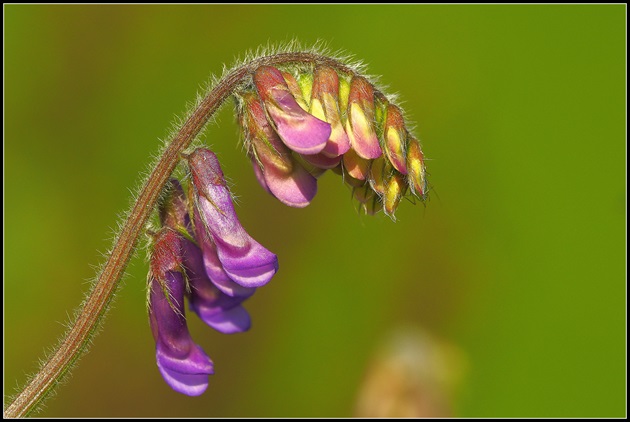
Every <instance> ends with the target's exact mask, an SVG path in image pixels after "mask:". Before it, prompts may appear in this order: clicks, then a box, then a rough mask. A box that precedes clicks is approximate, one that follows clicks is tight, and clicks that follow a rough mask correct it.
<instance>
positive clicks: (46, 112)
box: [4, 5, 627, 417]
mask: <svg viewBox="0 0 630 422" xmlns="http://www.w3.org/2000/svg"><path fill="white" fill-rule="evenodd" d="M4 12H5V16H4V35H5V38H4V47H5V50H4V60H5V61H4V89H5V94H4V106H5V114H4V123H5V129H4V136H5V138H4V152H5V154H6V155H5V159H4V164H5V170H4V188H5V194H4V200H5V201H4V227H5V234H4V246H5V248H4V258H5V266H4V276H5V278H4V388H5V397H6V395H8V394H11V393H13V392H14V391H15V387H16V386H17V385H21V384H22V383H23V382H24V381H25V379H26V377H27V375H28V374H29V373H31V372H33V371H34V370H35V369H36V368H37V360H38V359H39V358H41V357H42V356H43V353H44V351H45V350H46V349H47V348H48V347H50V346H51V345H52V344H54V343H55V342H56V340H57V339H58V338H59V336H60V335H61V334H62V333H63V332H64V324H66V323H67V321H68V315H71V314H72V311H73V310H74V309H75V308H76V307H77V306H78V304H79V303H80V302H81V299H82V296H83V294H84V293H85V292H86V290H87V289H88V287H89V283H88V280H89V279H90V278H92V277H93V269H92V266H93V265H96V264H99V263H101V261H102V257H101V255H100V252H99V251H101V252H103V251H106V250H107V249H108V248H109V246H110V238H111V234H112V230H113V228H114V227H116V223H117V218H116V215H117V214H119V213H121V212H122V211H123V210H125V209H126V208H127V206H128V203H129V200H130V193H129V189H132V188H134V187H135V186H136V185H137V183H138V181H139V179H140V173H141V172H142V171H144V170H146V168H147V166H148V165H149V164H150V162H151V161H152V160H151V156H152V155H154V154H155V153H156V152H157V151H158V147H159V145H160V142H159V139H161V138H163V137H164V136H166V134H167V131H168V128H169V127H170V123H171V122H172V121H173V118H174V116H175V115H178V114H181V113H182V112H183V111H184V110H185V108H186V104H187V103H189V102H190V101H191V100H193V99H194V97H195V94H196V92H197V91H198V89H199V87H200V86H201V85H202V84H203V83H204V82H205V81H207V80H208V78H209V76H210V75H211V74H217V73H220V71H221V66H222V64H223V63H228V64H229V63H231V62H232V61H233V59H234V57H235V56H237V55H239V54H242V53H243V52H245V51H246V50H248V49H252V48H256V47H257V46H259V45H261V44H266V43H267V42H269V41H271V42H278V41H286V40H288V39H291V38H294V37H297V38H298V39H300V40H301V41H302V42H304V43H306V44H312V43H314V42H315V41H317V40H324V41H326V42H327V43H328V45H329V46H330V47H331V48H333V49H344V50H346V51H347V52H350V53H353V54H354V55H356V57H357V58H360V59H362V60H364V61H365V62H367V63H368V65H369V66H368V69H369V72H370V73H371V74H376V75H382V80H383V81H384V82H385V83H386V84H388V85H389V86H390V87H391V89H392V90H393V91H396V92H399V93H400V94H401V97H402V99H403V100H404V106H405V109H406V111H407V113H408V114H409V116H411V117H412V118H413V119H414V120H415V123H416V124H417V130H416V134H417V135H419V137H420V139H421V141H422V143H423V146H424V150H425V153H426V155H427V156H428V157H430V158H431V161H429V162H428V168H429V171H430V174H431V175H430V181H431V183H432V185H433V186H434V191H433V192H432V195H431V199H430V202H429V203H428V204H427V206H426V207H423V206H422V205H416V206H414V205H412V204H411V203H408V202H404V203H402V205H401V206H400V208H399V211H398V222H396V223H393V222H391V221H390V220H389V219H388V218H387V217H385V216H383V214H379V215H378V216H376V217H371V218H368V217H365V216H358V215H357V213H356V211H355V209H354V206H353V204H352V203H351V202H350V199H349V198H350V192H349V190H348V189H347V188H346V187H345V186H344V185H343V184H342V183H341V181H340V178H339V177H337V176H336V175H334V174H328V175H325V176H324V177H323V178H322V179H321V181H320V190H319V193H318V195H317V197H316V199H315V200H314V201H313V203H312V205H310V206H309V207H308V208H306V209H289V208H287V207H285V206H283V205H281V204H280V203H279V202H277V201H276V200H274V199H273V198H272V197H270V196H268V195H267V194H266V193H265V192H264V191H263V190H262V189H261V188H260V187H259V186H258V184H257V182H256V180H255V178H254V175H253V172H252V169H251V167H250V163H249V160H247V159H246V158H245V156H244V155H243V154H242V152H241V150H240V148H239V146H238V129H237V127H236V125H235V123H234V118H233V117H232V116H233V110H232V106H231V104H230V105H228V106H226V107H224V108H223V109H222V111H221V112H220V113H219V114H218V115H217V121H216V124H214V125H212V126H211V127H209V128H208V130H207V131H206V134H205V139H206V140H207V142H208V144H209V145H211V146H212V148H213V149H214V151H216V152H217V154H218V155H219V158H220V160H221V162H222V165H223V167H224V170H225V172H226V174H227V175H228V176H229V178H230V179H231V181H232V182H233V190H234V191H235V193H236V194H237V195H238V196H239V197H240V202H239V204H240V205H239V206H238V210H237V211H238V213H239V215H240V217H241V220H242V222H243V224H244V226H245V227H246V228H247V229H248V230H249V231H250V233H252V235H253V236H254V237H255V238H256V239H258V240H259V241H260V242H261V243H263V244H264V245H266V246H267V247H268V248H269V249H270V250H272V251H274V252H275V253H276V254H277V255H278V257H279V260H280V267H281V270H280V272H279V273H278V274H277V276H276V277H275V278H274V279H273V280H272V282H271V283H270V284H269V285H267V286H266V287H264V288H261V289H259V291H258V292H257V294H256V295H255V296H254V297H253V298H252V299H251V300H249V301H248V304H247V307H248V309H249V310H250V311H251V314H252V317H253V328H252V330H251V331H250V332H248V333H247V334H241V335H234V336H225V335H219V334H217V333H214V332H212V330H210V329H209V328H207V327H205V326H204V325H203V324H202V323H199V321H197V320H196V319H194V318H190V320H191V322H190V324H191V331H192V334H193V336H194V338H195V340H196V341H197V342H198V343H199V344H200V345H202V347H203V348H204V349H205V350H206V351H207V353H208V354H209V355H210V356H211V357H212V358H213V360H214V362H215V369H216V374H215V375H214V376H212V378H211V382H210V386H209V388H208V391H207V392H206V393H205V394H204V395H203V396H201V397H198V398H189V397H185V396H181V395H179V394H177V393H174V392H173V391H171V390H170V389H169V388H168V386H167V385H166V384H165V383H164V382H163V381H162V379H161V377H160V375H159V372H158V371H157V368H156V365H155V359H154V343H153V339H152V337H151V333H150V329H149V326H148V319H147V315H146V310H145V304H144V300H145V290H144V286H145V279H146V271H147V266H146V263H145V262H144V256H143V255H144V254H143V253H141V254H140V256H138V257H136V258H135V259H133V261H132V263H131V265H130V267H129V272H128V276H127V277H126V279H125V282H124V284H123V287H122V288H120V289H119V292H118V295H117V299H116V301H115V304H114V307H113V308H112V310H111V311H110V312H109V314H108V317H107V319H106V321H105V324H104V326H103V330H102V332H101V333H100V334H99V335H98V336H97V337H96V338H95V340H94V342H93V345H92V348H91V350H90V352H89V353H88V354H87V355H85V356H84V357H83V358H82V359H81V361H80V362H79V365H78V366H77V367H76V369H75V370H74V372H73V375H72V377H71V378H70V380H69V382H68V383H67V384H66V385H65V386H63V387H61V388H59V389H58V394H57V395H56V397H55V398H53V399H51V400H49V401H48V403H47V406H46V408H45V409H44V410H43V411H42V412H41V413H39V415H40V416H59V417H60V416H76V417H83V416H110V417H113V416H147V417H153V416H210V417H211V416H353V415H355V414H356V403H357V400H358V396H359V392H360V391H361V389H362V388H363V386H364V385H365V383H366V379H367V378H366V377H367V376H368V375H367V374H368V372H369V368H370V367H371V366H373V365H375V363H374V362H376V361H375V360H374V359H375V356H376V355H377V354H378V350H382V348H383V344H384V343H387V341H388V340H387V339H388V338H390V337H391V336H392V333H395V332H398V331H399V330H400V329H401V328H400V327H406V328H404V329H408V330H412V331H413V330H418V332H422V333H425V334H426V335H427V336H429V337H428V338H432V339H435V341H436V342H438V343H440V344H448V345H449V346H448V348H449V350H451V351H455V352H454V353H452V356H455V358H452V359H451V360H449V359H450V358H449V359H447V360H446V362H447V363H448V362H453V364H452V365H448V364H447V365H446V366H447V367H448V368H450V369H449V370H450V371H451V372H454V373H455V375H454V376H453V377H452V380H454V381H453V382H452V383H451V384H450V385H449V386H447V387H445V386H444V385H441V386H439V385H438V386H436V387H435V388H436V389H439V388H443V389H444V390H445V391H444V396H443V397H445V402H446V405H445V408H446V410H444V412H445V413H444V414H451V415H455V416H477V417H479V416H583V417H584V416H623V415H624V414H625V411H626V407H625V392H626V321H625V320H626V300H625V292H626V283H625V281H626V260H625V245H626V244H625V241H626V235H625V224H626V212H627V209H626V199H627V198H626V184H625V177H624V176H625V173H626V159H625V153H626V141H625V129H626V124H625V122H626V120H625V119H626V117H625V108H626V107H625V106H626V103H625V99H626V97H625V95H626V86H625V80H626V67H625V47H626V45H625V39H626V37H625V31H626V26H625V25H626V8H625V6H624V5H604V6H596V5H591V6H586V5H573V6H561V5H556V6H541V5H521V6H497V5H495V6H492V5H484V6H468V5H462V6H454V5H444V6H421V5H418V6H404V5H396V6H385V5H356V6H350V5H346V6H332V5H327V6H315V5H313V6H298V5H294V6H281V5H275V6H272V5H270V6H264V5H237V6H215V5H208V6H167V5H164V6H43V5H31V6H21V5H8V6H7V5H5V6H4ZM437 350H441V349H439V348H438V349H437ZM420 354H421V353H420ZM420 354H418V356H420ZM412 356H413V353H412ZM418 359H420V357H418ZM428 366H429V367H430V368H434V370H438V369H435V368H437V366H435V365H432V364H430V363H429V365H428ZM386 373H387V372H386ZM449 379H451V378H449ZM384 383H385V384H386V382H385V381H384ZM385 384H384V388H387V386H386V385H385ZM432 388H433V387H431V388H429V390H431V389H432ZM434 393H435V391H434ZM438 393H439V392H438ZM377 397H378V395H377ZM5 401H6V398H5Z"/></svg>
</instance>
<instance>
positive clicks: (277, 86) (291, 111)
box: [254, 66, 331, 154]
mask: <svg viewBox="0 0 630 422" xmlns="http://www.w3.org/2000/svg"><path fill="white" fill-rule="evenodd" d="M254 84H255V85H256V88H257V90H258V94H259V95H260V98H261V100H262V101H263V104H264V106H265V110H266V111H267V113H268V114H269V116H270V117H271V120H272V122H273V125H274V129H275V131H276V133H277V134H278V135H279V136H280V139H282V142H284V144H285V145H286V146H288V147H289V148H291V149H292V150H293V151H295V152H299V153H300V154H317V153H319V152H321V151H322V149H324V147H325V146H326V143H327V142H328V138H329V137H330V132H331V128H330V125H329V124H328V123H326V122H324V121H322V120H319V119H317V118H315V117H313V116H312V115H310V114H309V113H307V112H306V111H304V110H303V109H302V108H301V107H300V106H299V104H298V103H297V102H296V100H295V98H294V97H293V95H291V91H290V89H289V87H288V86H287V83H286V82H285V80H284V78H283V76H282V73H281V72H280V71H279V70H278V69H276V68H275V67H271V66H261V67H259V68H258V69H256V72H255V73H254Z"/></svg>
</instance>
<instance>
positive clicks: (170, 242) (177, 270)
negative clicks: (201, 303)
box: [149, 228, 214, 396]
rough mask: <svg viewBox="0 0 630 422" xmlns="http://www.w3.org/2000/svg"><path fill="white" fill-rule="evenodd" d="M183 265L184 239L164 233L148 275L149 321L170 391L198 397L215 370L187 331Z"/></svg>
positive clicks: (157, 240) (156, 242)
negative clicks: (182, 243)
mask: <svg viewBox="0 0 630 422" xmlns="http://www.w3.org/2000/svg"><path fill="white" fill-rule="evenodd" d="M181 264H182V249H181V237H180V236H179V235H178V234H177V233H176V232H175V231H173V230H171V229H169V228H164V229H162V230H161V231H160V232H159V233H158V234H157V235H156V237H155V239H154V245H153V251H152V254H151V273H150V274H149V283H150V285H149V321H150V324H151V331H152V333H153V338H154V339H155V344H156V360H157V365H158V368H159V370H160V373H161V374H162V377H163V378H164V380H165V381H166V383H167V384H168V385H169V386H170V387H171V388H173V389H174V390H175V391H177V392H179V393H182V394H186V395H188V396H198V395H200V394H202V393H203V392H204V391H205V390H206V388H207V387H208V376H209V375H210V374H213V373H214V368H213V364H212V360H210V358H209V357H208V356H207V355H206V354H205V352H204V351H203V349H202V348H201V347H199V346H198V345H197V344H196V343H194V342H193V340H192V338H191V337H190V333H189V331H188V326H187V324H186V316H185V309H184V290H185V280H184V274H183V271H182V268H181Z"/></svg>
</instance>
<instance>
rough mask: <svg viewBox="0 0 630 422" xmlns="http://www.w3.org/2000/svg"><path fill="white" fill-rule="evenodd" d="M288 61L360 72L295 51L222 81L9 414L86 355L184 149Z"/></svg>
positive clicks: (186, 127) (146, 189)
mask: <svg viewBox="0 0 630 422" xmlns="http://www.w3.org/2000/svg"><path fill="white" fill-rule="evenodd" d="M283 63H304V64H323V65H328V66H331V67H334V68H336V69H337V70H340V71H343V72H346V73H350V74H352V73H354V72H353V71H352V69H350V68H349V67H347V66H345V65H343V64H342V63H340V62H339V61H337V60H335V59H332V58H329V57H325V56H321V55H318V54H314V53H306V52H304V53H302V52H295V53H280V54H275V55H271V56H265V57H260V58H257V59H254V60H252V61H250V62H248V63H246V64H244V65H242V66H240V67H237V68H235V69H234V70H232V71H231V72H230V73H228V74H227V75H226V76H225V77H224V78H223V79H221V80H220V81H219V82H218V83H217V84H216V85H215V86H214V87H213V89H212V90H211V91H210V92H209V93H208V94H207V95H206V97H205V98H204V99H203V100H202V101H201V103H200V104H199V106H198V107H197V108H196V109H195V110H194V111H193V113H192V114H191V115H190V117H189V118H188V120H186V122H185V123H184V124H183V125H182V127H181V128H180V129H179V131H178V132H177V134H176V135H175V137H174V138H173V139H172V141H171V142H170V143H169V145H168V146H167V147H166V149H165V150H164V152H163V154H162V156H161V157H160V159H159V161H158V162H157V165H156V166H155V168H154V169H153V171H152V173H151V175H150V177H149V179H148V180H147V181H146V183H145V185H144V186H143V187H142V190H141V191H140V194H139V195H138V199H137V200H136V202H135V204H134V205H133V208H132V209H131V211H130V212H129V214H128V217H127V219H126V221H125V222H124V226H123V228H122V231H121V232H120V235H119V236H118V238H117V240H116V241H115V244H114V247H113V249H112V251H111V253H110V255H109V257H108V258H107V261H106V263H105V266H104V267H103V270H102V272H101V273H100V275H99V276H98V279H97V281H96V283H95V284H94V287H93V288H92V290H91V291H90V293H89V294H88V296H87V297H86V299H85V301H84V302H83V305H82V307H81V309H80V310H79V312H78V316H77V318H76V320H75V321H74V323H73V325H72V328H70V330H69V331H68V332H67V333H66V336H65V338H64V339H63V340H62V341H61V343H60V344H59V346H58V348H57V349H56V350H55V352H54V353H53V354H52V355H51V356H50V357H49V359H48V360H47V361H46V362H45V363H44V364H43V365H42V367H41V369H40V370H39V372H38V373H37V374H35V376H34V377H33V378H32V379H31V381H30V382H29V383H28V384H27V385H26V387H25V388H24V389H23V390H22V391H21V392H20V393H19V394H18V395H17V396H16V398H15V399H14V400H13V402H11V403H10V404H9V406H8V407H7V408H6V409H5V412H4V417H7V418H18V417H24V416H28V415H29V414H30V413H32V412H33V411H34V410H36V409H37V407H38V405H40V404H41V403H42V401H43V400H44V399H45V398H46V396H47V395H48V394H50V393H51V391H52V390H53V389H54V387H55V386H56V385H57V384H58V383H59V382H60V380H61V379H62V377H63V376H64V375H66V374H67V373H68V372H69V370H70V368H71V366H72V364H73V363H74V362H75V361H76V360H77V359H78V358H79V356H80V355H81V353H82V352H83V351H85V349H86V346H87V344H88V342H89V340H90V338H91V337H92V336H93V335H94V333H95V328H96V327H97V325H98V323H99V322H100V320H101V319H102V317H103V315H104V313H105V310H106V309H107V306H108V304H109V303H110V301H111V299H112V296H113V294H114V292H115V290H116V287H117V286H118V284H119V281H120V279H121V278H122V276H123V274H124V271H125V268H126V267H127V264H128V262H129V260H130V259H131V257H132V255H133V253H134V250H135V248H136V244H137V243H138V238H139V236H140V234H141V233H142V232H143V230H144V227H145V225H146V223H147V220H148V219H149V217H150V215H151V213H152V211H153V209H154V207H155V205H156V202H157V200H158V198H159V196H160V193H161V191H162V189H163V187H164V184H165V183H166V181H167V180H168V178H169V176H170V175H171V173H172V172H173V170H174V169H175V167H176V166H177V163H178V162H179V160H180V154H181V153H182V151H183V150H184V149H185V148H187V147H188V146H189V145H190V143H191V142H192V140H193V139H194V138H195V137H196V136H197V135H198V134H199V132H200V131H201V130H202V129H203V127H204V126H205V124H206V123H207V122H208V120H209V119H210V117H211V116H212V115H213V114H214V113H215V112H216V111H217V109H218V108H219V107H220V106H221V104H222V103H223V102H224V101H225V100H226V99H227V98H228V97H229V96H230V95H231V94H232V93H233V92H234V90H235V89H236V88H237V87H238V86H239V83H241V81H243V79H244V78H245V77H247V76H248V75H250V74H251V73H252V72H253V71H255V70H256V69H257V68H258V67H259V66H262V65H277V64H283Z"/></svg>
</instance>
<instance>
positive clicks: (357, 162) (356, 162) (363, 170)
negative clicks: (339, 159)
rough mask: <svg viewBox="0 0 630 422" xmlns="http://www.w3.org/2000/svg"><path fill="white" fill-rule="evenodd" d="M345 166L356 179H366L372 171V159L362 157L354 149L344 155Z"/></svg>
mask: <svg viewBox="0 0 630 422" xmlns="http://www.w3.org/2000/svg"><path fill="white" fill-rule="evenodd" d="M343 167H344V169H345V170H346V171H347V172H348V174H349V175H350V176H352V177H354V178H355V179H359V180H365V179H366V178H367V176H368V173H369V171H370V161H369V160H366V159H365V158H362V157H360V156H359V155H358V154H357V152H356V151H355V150H354V149H351V150H350V151H348V152H346V153H345V154H344V155H343Z"/></svg>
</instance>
